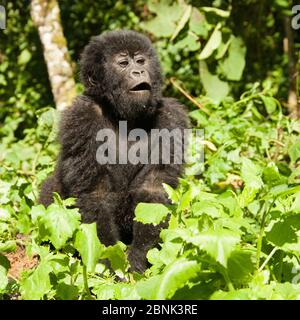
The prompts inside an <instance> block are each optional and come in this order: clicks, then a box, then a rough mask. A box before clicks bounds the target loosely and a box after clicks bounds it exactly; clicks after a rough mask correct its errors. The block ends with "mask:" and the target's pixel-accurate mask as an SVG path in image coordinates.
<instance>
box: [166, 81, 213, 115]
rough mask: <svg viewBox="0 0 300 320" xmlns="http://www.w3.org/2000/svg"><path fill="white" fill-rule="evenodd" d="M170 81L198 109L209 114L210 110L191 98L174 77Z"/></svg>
mask: <svg viewBox="0 0 300 320" xmlns="http://www.w3.org/2000/svg"><path fill="white" fill-rule="evenodd" d="M170 82H171V83H172V85H173V86H174V87H175V88H176V89H177V90H179V91H180V92H181V93H182V94H183V95H184V96H185V97H186V98H187V99H189V100H190V101H191V102H192V103H193V104H194V105H196V106H197V107H198V108H199V109H201V110H202V111H203V112H205V113H206V114H208V115H209V114H210V112H209V111H208V110H207V109H206V108H205V107H204V106H203V105H202V104H201V103H199V102H198V101H197V100H196V99H195V98H193V97H192V96H191V95H190V94H189V93H187V92H186V91H185V90H184V89H183V88H181V87H180V85H179V84H178V83H177V82H176V79H175V78H170Z"/></svg>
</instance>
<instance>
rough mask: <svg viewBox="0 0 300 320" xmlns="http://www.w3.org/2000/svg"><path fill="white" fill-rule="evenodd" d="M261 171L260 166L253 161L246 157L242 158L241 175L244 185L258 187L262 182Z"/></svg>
mask: <svg viewBox="0 0 300 320" xmlns="http://www.w3.org/2000/svg"><path fill="white" fill-rule="evenodd" d="M261 173H262V170H261V168H260V167H259V166H257V165H256V164H255V163H254V162H253V161H251V160H250V159H247V158H242V169H241V177H242V179H243V180H244V182H245V185H246V186H248V187H250V188H253V189H260V188H261V187H262V186H263V184H264V183H263V181H262V179H261Z"/></svg>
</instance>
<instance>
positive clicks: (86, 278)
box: [83, 265, 93, 300]
mask: <svg viewBox="0 0 300 320" xmlns="http://www.w3.org/2000/svg"><path fill="white" fill-rule="evenodd" d="M83 283H84V289H85V292H86V294H87V297H88V299H89V300H93V297H92V295H91V292H90V289H89V285H88V277H87V270H86V266H85V265H83Z"/></svg>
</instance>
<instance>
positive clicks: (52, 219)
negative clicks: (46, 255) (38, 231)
mask: <svg viewBox="0 0 300 320" xmlns="http://www.w3.org/2000/svg"><path fill="white" fill-rule="evenodd" d="M42 223H43V224H44V226H45V229H46V230H47V232H48V238H49V239H50V241H51V242H52V243H53V245H54V246H55V248H56V249H60V248H62V247H63V246H64V245H65V244H66V242H67V240H68V239H70V238H71V237H72V236H73V233H74V232H75V230H76V229H77V228H78V227H79V224H80V214H79V212H78V209H64V208H62V207H60V206H58V205H57V204H52V205H50V206H49V207H48V209H47V214H46V215H45V216H44V217H43V218H42Z"/></svg>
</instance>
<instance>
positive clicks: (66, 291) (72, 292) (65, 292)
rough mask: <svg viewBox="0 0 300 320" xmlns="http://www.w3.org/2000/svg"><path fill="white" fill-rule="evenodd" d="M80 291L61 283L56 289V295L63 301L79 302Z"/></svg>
mask: <svg viewBox="0 0 300 320" xmlns="http://www.w3.org/2000/svg"><path fill="white" fill-rule="evenodd" d="M78 294H79V290H78V288H77V287H76V286H73V285H70V284H66V283H64V282H61V283H59V284H58V286H57V288H56V295H57V297H58V298H60V299H61V300H77V299H78Z"/></svg>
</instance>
